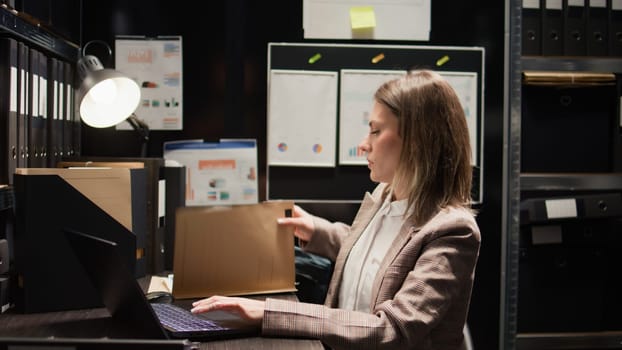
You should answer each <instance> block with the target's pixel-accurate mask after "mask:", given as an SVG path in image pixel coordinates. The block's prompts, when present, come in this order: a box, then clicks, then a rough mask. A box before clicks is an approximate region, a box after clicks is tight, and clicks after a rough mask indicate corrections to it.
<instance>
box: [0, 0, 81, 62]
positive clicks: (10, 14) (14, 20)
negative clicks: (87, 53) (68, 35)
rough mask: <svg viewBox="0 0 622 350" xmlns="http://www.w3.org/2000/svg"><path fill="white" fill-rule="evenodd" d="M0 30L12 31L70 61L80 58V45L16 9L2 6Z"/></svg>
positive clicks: (13, 33)
mask: <svg viewBox="0 0 622 350" xmlns="http://www.w3.org/2000/svg"><path fill="white" fill-rule="evenodd" d="M0 32H8V33H11V34H12V35H14V36H16V37H18V38H20V39H22V40H25V41H26V42H29V43H33V44H35V45H38V46H39V47H41V48H43V49H45V50H47V51H50V52H52V53H54V54H56V55H58V56H60V57H61V58H64V59H65V60H68V61H70V62H76V61H77V60H78V58H79V54H80V47H79V45H77V44H74V43H72V42H69V41H68V40H66V39H64V38H62V37H60V36H58V35H55V34H53V33H51V32H50V31H48V30H46V29H45V28H42V27H41V26H40V25H38V24H35V23H31V22H29V21H27V20H26V19H25V18H22V17H20V16H19V15H18V14H17V13H16V12H15V11H12V10H9V9H8V8H5V7H0Z"/></svg>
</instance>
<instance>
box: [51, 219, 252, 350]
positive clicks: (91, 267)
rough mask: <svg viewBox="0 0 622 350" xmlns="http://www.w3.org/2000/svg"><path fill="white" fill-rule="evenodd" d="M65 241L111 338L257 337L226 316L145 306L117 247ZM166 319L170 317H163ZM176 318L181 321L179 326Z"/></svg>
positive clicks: (76, 237)
mask: <svg viewBox="0 0 622 350" xmlns="http://www.w3.org/2000/svg"><path fill="white" fill-rule="evenodd" d="M63 231H64V234H65V237H66V238H67V241H68V243H69V246H70V247H71V249H72V251H73V252H74V254H75V256H76V258H77V259H78V261H79V262H80V264H81V265H82V267H83V268H84V272H85V273H86V275H87V277H88V279H90V281H91V282H92V284H93V287H95V290H97V291H98V292H99V293H100V294H101V297H102V301H103V303H104V305H105V306H106V308H107V309H108V311H109V312H110V314H111V316H112V320H113V326H114V329H113V330H112V332H113V334H111V337H113V338H126V337H129V338H143V339H190V340H196V341H208V340H211V339H224V338H232V337H250V336H257V335H259V333H260V329H259V327H257V326H254V325H251V324H250V323H249V322H248V321H246V320H244V319H242V318H241V317H238V316H236V315H233V314H231V313H226V312H221V311H217V312H214V313H212V312H209V313H204V314H196V315H195V314H192V313H190V311H189V310H187V309H185V308H183V307H180V306H176V305H174V304H165V303H149V301H148V300H147V298H146V296H145V293H144V292H143V290H142V288H141V287H140V285H139V283H138V281H137V280H136V278H135V277H134V274H133V273H132V272H131V271H130V270H129V269H128V268H127V266H126V264H125V263H124V262H123V259H122V258H121V255H120V254H119V252H118V251H117V250H118V249H117V244H116V243H115V242H112V241H108V240H105V239H102V238H99V237H96V236H93V235H90V234H87V233H83V232H79V231H76V230H73V229H68V228H65V229H64V230H63ZM168 313H175V316H173V317H167V316H166V315H167V314H168ZM180 318H181V319H183V320H187V321H183V322H182V321H180Z"/></svg>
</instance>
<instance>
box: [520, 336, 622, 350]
mask: <svg viewBox="0 0 622 350" xmlns="http://www.w3.org/2000/svg"><path fill="white" fill-rule="evenodd" d="M621 347H622V331H607V332H580V333H578V332H577V333H575V332H573V333H518V334H517V335H516V348H517V349H518V350H522V349H524V350H538V349H620V348H621Z"/></svg>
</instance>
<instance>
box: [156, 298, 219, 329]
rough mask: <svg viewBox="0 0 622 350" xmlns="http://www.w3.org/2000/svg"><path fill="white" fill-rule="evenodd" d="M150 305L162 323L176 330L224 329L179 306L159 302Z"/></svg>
mask: <svg viewBox="0 0 622 350" xmlns="http://www.w3.org/2000/svg"><path fill="white" fill-rule="evenodd" d="M151 306H152V307H153V310H154V311H155V313H156V315H158V318H159V319H160V322H161V323H162V325H163V326H165V327H166V328H169V329H172V330H174V331H176V332H181V331H205V330H221V329H226V328H223V327H221V326H219V325H217V324H216V323H214V322H213V321H210V320H207V319H204V318H202V317H198V316H196V315H194V314H192V313H191V312H190V311H188V310H186V309H183V308H181V307H179V306H175V305H172V304H161V303H153V304H151Z"/></svg>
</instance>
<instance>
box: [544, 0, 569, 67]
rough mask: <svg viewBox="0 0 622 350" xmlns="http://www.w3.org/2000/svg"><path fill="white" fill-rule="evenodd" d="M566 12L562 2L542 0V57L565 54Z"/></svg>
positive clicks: (560, 0)
mask: <svg viewBox="0 0 622 350" xmlns="http://www.w3.org/2000/svg"><path fill="white" fill-rule="evenodd" d="M563 19H564V12H563V4H562V0H542V55H544V56H561V55H562V54H563V53H564V46H563V45H564V40H563V33H564V25H563V24H564V21H563Z"/></svg>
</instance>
